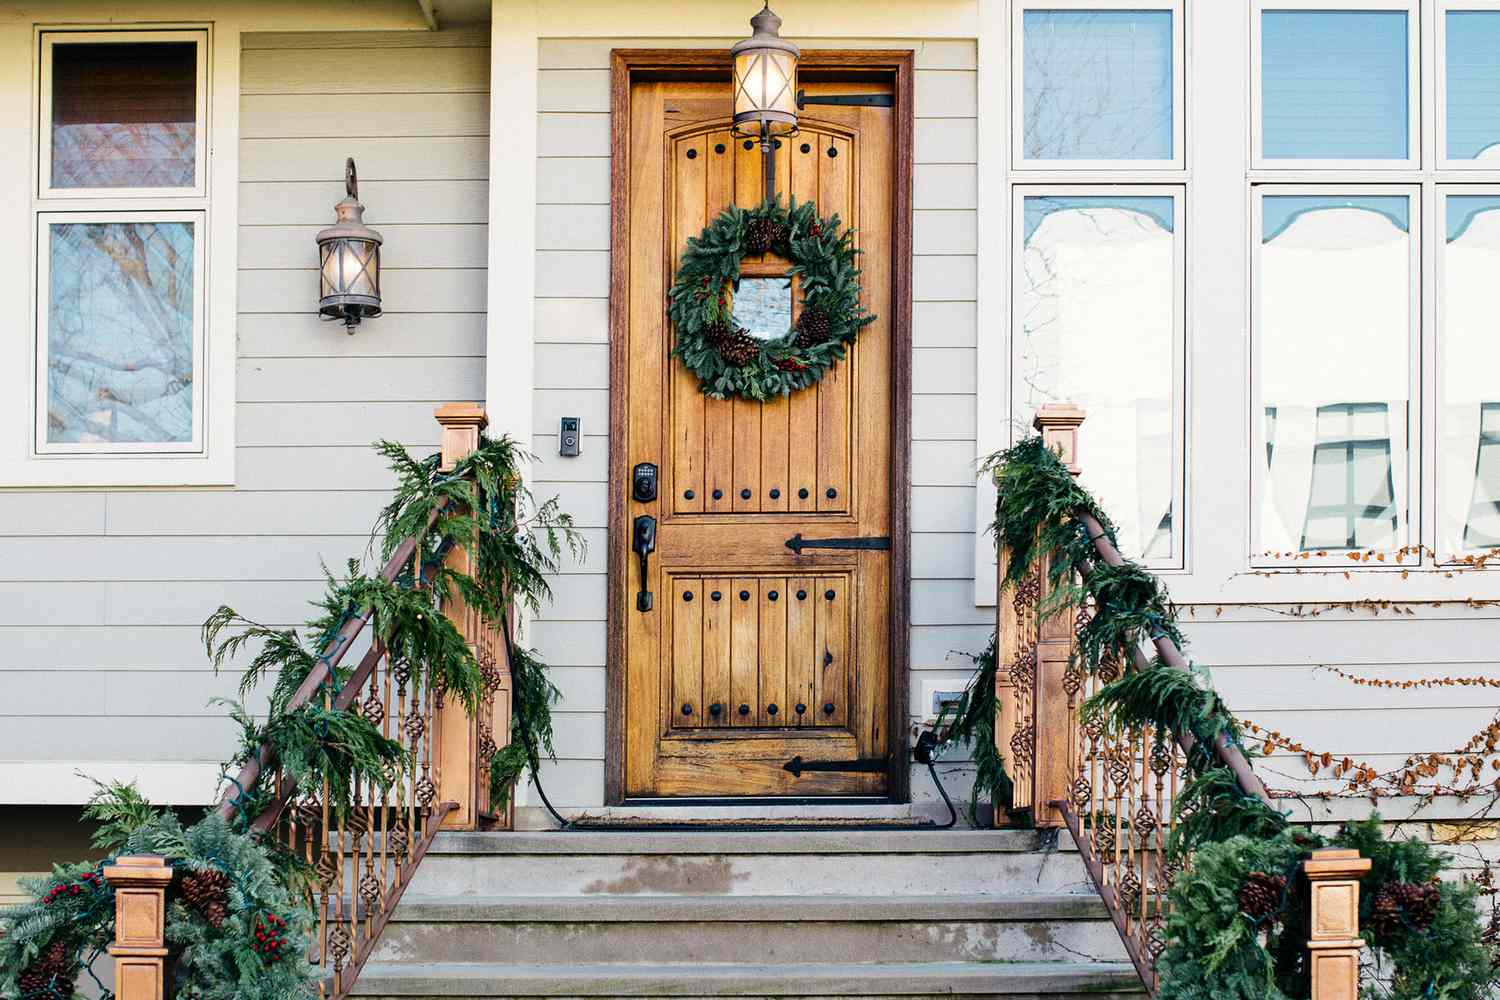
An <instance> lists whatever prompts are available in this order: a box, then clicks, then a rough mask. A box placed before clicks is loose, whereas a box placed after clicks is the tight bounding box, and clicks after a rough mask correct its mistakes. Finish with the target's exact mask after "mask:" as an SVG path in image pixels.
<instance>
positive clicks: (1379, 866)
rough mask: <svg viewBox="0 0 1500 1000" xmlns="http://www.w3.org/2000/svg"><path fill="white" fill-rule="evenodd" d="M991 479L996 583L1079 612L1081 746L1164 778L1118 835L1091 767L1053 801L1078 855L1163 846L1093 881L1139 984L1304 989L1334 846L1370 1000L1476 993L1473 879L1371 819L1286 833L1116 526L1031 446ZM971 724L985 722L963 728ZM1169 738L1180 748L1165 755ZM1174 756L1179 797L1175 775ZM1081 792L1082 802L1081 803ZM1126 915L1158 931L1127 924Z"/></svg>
mask: <svg viewBox="0 0 1500 1000" xmlns="http://www.w3.org/2000/svg"><path fill="white" fill-rule="evenodd" d="M983 471H984V472H986V473H990V474H992V475H994V477H995V482H996V485H997V488H998V494H999V495H998V501H997V505H996V513H995V520H994V524H993V530H994V533H995V538H996V544H997V546H998V547H999V548H1000V549H1001V550H1002V552H1003V553H1004V557H1005V561H1004V562H1003V565H1004V567H1005V579H1004V581H1003V582H1004V583H1006V584H1008V585H1010V586H1013V587H1018V588H1019V587H1024V586H1027V585H1028V584H1029V586H1030V587H1031V588H1032V590H1033V591H1035V590H1036V589H1038V588H1037V585H1036V583H1035V582H1033V581H1036V580H1037V579H1038V575H1039V574H1042V575H1043V577H1042V578H1043V579H1044V580H1045V584H1044V585H1043V586H1042V587H1041V588H1040V591H1041V593H1043V594H1044V595H1045V596H1044V597H1042V598H1041V600H1040V602H1039V606H1038V607H1037V609H1036V613H1037V615H1038V616H1039V617H1040V619H1041V620H1043V621H1046V620H1049V619H1051V618H1054V617H1056V616H1060V615H1070V616H1072V615H1075V614H1076V615H1077V618H1076V621H1075V625H1074V628H1073V646H1072V649H1073V652H1072V660H1071V662H1070V663H1069V670H1070V671H1077V672H1079V674H1080V675H1083V676H1086V678H1087V681H1086V682H1085V681H1078V682H1076V686H1077V687H1078V688H1079V689H1081V690H1082V691H1083V692H1084V693H1089V692H1092V693H1091V694H1089V695H1088V697H1087V698H1086V700H1084V701H1083V702H1082V704H1081V705H1080V706H1079V709H1078V724H1079V726H1080V727H1081V731H1082V732H1083V733H1085V734H1086V735H1085V736H1084V739H1085V741H1087V740H1092V741H1093V745H1094V746H1096V747H1098V746H1100V745H1111V742H1110V741H1111V740H1113V741H1114V743H1113V744H1112V745H1115V746H1118V747H1124V746H1126V745H1129V744H1130V743H1131V741H1132V740H1133V741H1135V742H1136V743H1139V742H1140V741H1141V740H1142V739H1144V740H1145V745H1144V746H1136V747H1135V748H1134V749H1133V750H1131V751H1130V753H1131V755H1132V756H1131V758H1130V760H1129V761H1128V763H1129V765H1130V768H1136V767H1139V768H1140V769H1141V777H1142V779H1143V780H1144V779H1145V778H1146V777H1149V773H1148V772H1154V773H1155V774H1156V786H1157V798H1158V801H1157V802H1156V804H1155V805H1154V807H1153V808H1154V812H1148V811H1147V803H1148V802H1149V801H1150V799H1149V798H1146V797H1144V796H1143V797H1142V798H1141V809H1142V812H1141V813H1140V814H1138V815H1135V816H1116V815H1111V816H1110V817H1109V819H1110V822H1111V824H1112V825H1111V828H1110V829H1106V830H1097V829H1094V828H1093V827H1091V826H1090V822H1091V818H1096V817H1095V814H1094V813H1093V811H1092V807H1091V806H1090V805H1089V804H1088V803H1089V796H1090V795H1093V794H1097V789H1098V787H1099V786H1098V784H1097V781H1096V782H1095V783H1094V784H1093V785H1092V788H1093V791H1091V790H1090V786H1089V785H1086V784H1084V782H1085V778H1086V775H1083V774H1080V776H1079V782H1080V784H1079V786H1078V787H1076V788H1075V789H1074V791H1073V792H1072V793H1071V794H1070V795H1069V796H1068V797H1067V798H1065V799H1064V800H1060V801H1058V802H1054V803H1050V805H1052V806H1055V807H1057V808H1058V809H1061V810H1062V811H1063V812H1064V814H1065V815H1066V816H1067V817H1068V818H1069V826H1070V827H1071V828H1072V829H1073V832H1074V834H1075V837H1079V838H1080V839H1081V841H1086V842H1081V843H1080V848H1081V849H1083V850H1084V852H1085V856H1086V857H1090V856H1091V855H1090V850H1091V849H1093V850H1097V849H1098V848H1099V847H1100V846H1104V847H1106V848H1109V847H1111V845H1113V844H1114V843H1115V839H1116V838H1117V837H1118V836H1121V835H1128V836H1130V837H1132V838H1133V841H1132V842H1133V843H1134V839H1139V840H1141V842H1142V843H1143V844H1144V843H1146V842H1148V841H1149V842H1152V843H1155V844H1156V845H1157V846H1156V847H1155V849H1154V854H1153V856H1152V857H1150V858H1146V857H1143V858H1141V859H1140V860H1139V861H1138V862H1135V863H1132V866H1131V867H1129V868H1127V869H1126V876H1125V877H1126V879H1127V881H1126V883H1125V884H1122V885H1109V886H1106V885H1104V884H1102V883H1101V885H1100V891H1101V893H1104V892H1106V889H1107V890H1108V895H1107V897H1106V901H1107V902H1108V901H1110V900H1111V899H1114V901H1115V902H1114V904H1113V905H1114V907H1115V913H1116V916H1117V920H1116V922H1117V924H1118V925H1119V926H1120V929H1121V933H1122V935H1125V934H1126V932H1127V928H1128V927H1129V928H1130V933H1131V935H1132V937H1128V938H1127V945H1130V946H1131V948H1132V958H1133V959H1135V960H1136V962H1137V966H1138V968H1141V969H1142V976H1143V979H1144V980H1145V981H1146V983H1147V985H1148V987H1154V988H1155V992H1156V995H1157V996H1158V997H1160V998H1168V1000H1286V998H1288V997H1292V998H1304V997H1306V996H1307V995H1308V990H1309V986H1308V978H1307V977H1308V968H1307V957H1306V956H1307V951H1306V944H1307V941H1308V934H1309V929H1308V927H1307V913H1306V910H1307V906H1306V896H1305V891H1304V890H1302V889H1301V886H1302V885H1303V882H1302V881H1301V879H1300V871H1301V867H1302V865H1303V863H1304V862H1305V861H1307V860H1308V858H1309V857H1310V856H1311V854H1312V852H1313V851H1314V850H1317V849H1319V848H1323V847H1329V846H1331V847H1344V848H1349V847H1353V848H1357V849H1358V850H1359V851H1360V852H1361V854H1362V855H1363V856H1364V857H1366V858H1370V859H1372V861H1373V866H1372V869H1371V871H1370V873H1369V874H1368V875H1366V876H1365V877H1364V878H1363V879H1362V880H1361V886H1362V895H1361V899H1362V902H1361V911H1362V912H1361V917H1362V921H1361V925H1362V927H1364V928H1365V929H1366V937H1367V940H1368V942H1369V944H1370V946H1371V947H1372V949H1373V953H1374V956H1375V962H1376V965H1375V967H1374V971H1375V972H1376V974H1377V975H1378V976H1379V977H1380V978H1381V980H1382V982H1383V983H1384V985H1383V987H1382V989H1381V991H1380V992H1379V994H1378V995H1379V996H1381V997H1388V998H1391V1000H1432V998H1443V1000H1481V998H1482V997H1484V996H1485V995H1486V990H1487V989H1489V988H1490V987H1491V985H1492V977H1493V975H1494V972H1493V969H1492V962H1493V961H1494V958H1495V956H1494V955H1492V954H1491V953H1489V952H1488V951H1487V949H1486V947H1485V944H1484V942H1483V940H1482V938H1483V932H1482V927H1481V924H1480V920H1479V915H1478V911H1477V909H1476V907H1475V897H1476V894H1477V891H1478V890H1477V887H1476V886H1473V885H1471V884H1457V883H1448V882H1440V881H1438V879H1439V876H1440V875H1441V874H1442V873H1443V872H1444V871H1445V870H1447V865H1448V862H1447V860H1446V859H1445V858H1444V857H1442V856H1441V855H1439V854H1438V853H1437V852H1435V851H1434V850H1433V849H1432V847H1431V846H1430V845H1428V844H1425V843H1422V842H1418V841H1394V842H1392V841H1386V840H1384V839H1383V837H1382V834H1381V824H1380V823H1379V821H1378V819H1377V818H1372V819H1371V820H1369V821H1367V822H1365V823H1361V824H1352V825H1350V826H1348V827H1346V828H1345V829H1344V831H1343V832H1341V833H1340V834H1339V835H1338V836H1337V837H1335V838H1332V839H1326V838H1323V837H1321V836H1318V835H1316V834H1313V833H1312V832H1310V831H1308V830H1305V829H1302V828H1297V827H1293V826H1291V825H1290V824H1289V823H1288V821H1287V818H1286V817H1285V816H1284V815H1282V814H1281V813H1279V812H1278V811H1277V810H1276V809H1275V808H1273V806H1272V804H1271V802H1270V799H1269V796H1268V795H1267V794H1266V792H1265V789H1264V786H1263V785H1262V784H1261V783H1260V781H1259V779H1258V778H1256V777H1255V775H1254V773H1253V771H1252V770H1251V768H1250V766H1249V763H1248V757H1249V752H1248V751H1247V749H1246V747H1245V745H1244V742H1243V740H1242V733H1241V728H1240V724H1239V722H1238V721H1237V719H1236V717H1235V716H1234V715H1233V713H1232V712H1231V711H1230V710H1229V708H1228V706H1227V705H1225V703H1224V701H1223V699H1222V698H1220V697H1219V695H1218V694H1217V693H1216V692H1215V691H1214V689H1213V687H1212V685H1211V683H1210V681H1209V678H1208V675H1207V672H1206V671H1204V670H1202V669H1200V668H1198V667H1196V666H1194V665H1192V664H1191V663H1190V662H1188V661H1187V660H1186V658H1185V657H1184V656H1183V655H1182V652H1181V651H1182V649H1183V648H1184V646H1185V645H1186V644H1185V641H1184V639H1183V636H1182V632H1181V630H1180V628H1179V625H1178V621H1177V615H1176V608H1175V607H1174V606H1173V604H1172V602H1171V600H1170V598H1169V597H1168V596H1167V594H1166V592H1165V589H1164V588H1163V587H1162V585H1161V583H1160V581H1159V580H1157V578H1156V577H1155V576H1154V575H1153V574H1151V573H1150V572H1149V571H1147V570H1145V569H1144V568H1142V567H1141V566H1139V565H1137V564H1136V563H1134V562H1131V561H1130V560H1127V559H1124V558H1122V557H1121V556H1120V555H1119V552H1118V547H1117V545H1116V539H1115V529H1114V526H1113V524H1112V522H1111V521H1110V519H1109V517H1108V516H1107V514H1106V513H1105V512H1104V511H1103V510H1102V509H1101V508H1100V507H1099V505H1098V503H1097V502H1096V501H1095V500H1094V498H1093V497H1092V496H1091V495H1090V494H1089V492H1088V491H1087V490H1086V489H1084V488H1083V487H1082V486H1081V485H1080V484H1079V482H1078V481H1077V478H1076V477H1075V475H1074V474H1073V473H1072V472H1071V471H1070V470H1069V469H1068V467H1067V466H1066V465H1064V463H1063V462H1062V460H1061V459H1060V458H1059V457H1058V455H1057V454H1055V453H1054V452H1053V451H1052V450H1051V449H1050V448H1049V447H1048V446H1047V445H1046V444H1045V443H1044V441H1043V438H1041V437H1031V438H1027V439H1025V440H1023V441H1021V442H1020V443H1018V444H1016V445H1014V446H1013V447H1011V448H1010V449H1008V450H1006V451H1004V452H1000V453H997V454H995V455H993V456H991V457H990V459H989V460H988V461H987V462H986V463H985V464H984V466H983ZM1143 645H1144V646H1146V647H1147V648H1154V654H1155V655H1154V656H1150V657H1148V656H1147V655H1146V654H1145V653H1144V652H1142V646H1143ZM992 649H993V646H992ZM986 655H987V657H988V660H987V661H986V660H985V659H983V658H981V661H980V662H981V670H980V676H981V677H985V675H986V674H987V678H986V679H985V680H983V681H980V680H976V686H977V684H979V683H987V684H991V685H993V683H994V676H995V674H994V671H995V669H996V667H995V656H994V653H993V652H990V653H987V654H986ZM1033 655H1034V654H1033ZM974 690H975V686H971V688H970V692H971V694H970V696H968V697H966V699H965V702H964V704H963V706H962V708H963V709H965V710H967V711H969V712H971V713H972V711H974V710H977V709H979V708H982V707H983V706H982V704H981V703H980V701H979V700H978V699H977V698H975V697H973V695H972V692H973V691H974ZM1070 690H1071V689H1070ZM968 731H969V732H975V731H977V727H976V726H974V725H973V723H972V722H970V723H969V726H968ZM1036 739H1038V737H1035V736H1033V740H1036ZM1168 743H1173V744H1175V746H1173V747H1171V748H1170V752H1168V751H1169V748H1168V747H1167V746H1166V744H1168ZM1153 747H1154V748H1155V749H1153ZM1179 750H1180V754H1181V756H1180V761H1181V767H1182V769H1183V772H1182V774H1183V779H1184V783H1183V784H1182V785H1181V786H1180V787H1178V786H1177V785H1176V784H1175V782H1176V780H1177V779H1176V777H1175V771H1173V770H1172V769H1173V768H1175V767H1177V766H1178V765H1177V764H1176V763H1174V761H1176V760H1177V759H1178V758H1177V752H1178V751H1179ZM1158 761H1160V763H1158ZM998 766H999V764H998V762H994V761H986V762H981V769H980V781H981V782H982V783H983V784H984V785H985V786H986V787H990V788H998V787H1003V785H1004V783H1005V779H1004V777H1003V775H997V774H995V773H990V772H993V771H994V770H995V769H996V768H997V767H998ZM1169 772H1171V773H1172V774H1173V775H1174V777H1173V782H1174V784H1173V787H1172V788H1171V790H1170V794H1169V795H1168V796H1167V797H1168V798H1169V799H1170V802H1171V808H1170V820H1171V823H1170V826H1169V827H1168V828H1167V830H1165V831H1163V830H1162V827H1163V826H1164V825H1165V820H1166V819H1167V818H1168V817H1165V816H1163V815H1161V805H1160V798H1161V797H1162V796H1163V794H1164V793H1163V790H1162V783H1161V782H1162V776H1163V775H1164V774H1167V773H1169ZM1133 774H1134V771H1132V770H1129V769H1127V770H1123V771H1122V772H1121V774H1120V775H1118V776H1116V777H1115V778H1114V779H1113V782H1114V787H1115V789H1116V791H1115V795H1116V796H1117V797H1118V796H1119V794H1120V792H1119V788H1120V787H1121V783H1122V782H1125V781H1126V780H1131V781H1134V780H1135V779H1134V777H1133V776H1132V775H1133ZM1103 780H1104V782H1105V784H1104V786H1103V787H1105V788H1106V789H1107V788H1109V787H1111V784H1110V782H1111V779H1110V778H1108V777H1106V778H1104V779H1103ZM1132 794H1134V793H1133V792H1132ZM1080 796H1081V797H1082V802H1081V803H1080V802H1075V801H1073V799H1074V798H1076V797H1080ZM1104 834H1108V836H1107V837H1106V836H1103V835H1104ZM1113 849H1115V850H1118V848H1113ZM1117 863H1118V861H1117ZM1132 879H1133V880H1135V881H1134V882H1131V881H1130V880H1132ZM1153 885H1154V888H1153ZM1168 887H1170V888H1169V889H1168ZM1153 891H1154V892H1160V893H1162V894H1163V899H1162V901H1161V902H1160V903H1159V904H1157V908H1156V909H1154V910H1148V908H1147V907H1146V906H1145V903H1144V902H1142V900H1143V897H1144V895H1145V894H1147V893H1150V892H1153ZM1133 908H1138V909H1139V911H1140V919H1141V921H1142V922H1143V923H1145V922H1148V921H1149V922H1150V926H1143V927H1141V928H1140V929H1139V930H1137V929H1136V928H1134V927H1131V926H1130V925H1131V923H1132V919H1133V915H1132V912H1131V911H1132V909H1133ZM1122 911H1123V917H1122V916H1121V912H1122ZM1137 934H1145V935H1147V936H1146V937H1136V936H1134V935H1137ZM1142 942H1145V943H1146V945H1147V946H1144V947H1143V946H1142ZM1439 942H1441V946H1435V945H1437V944H1438V943H1439ZM1137 948H1141V949H1142V950H1141V951H1140V952H1139V953H1138V952H1137V951H1136V950H1135V949H1137ZM1158 977H1159V978H1158Z"/></svg>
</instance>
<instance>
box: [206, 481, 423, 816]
mask: <svg viewBox="0 0 1500 1000" xmlns="http://www.w3.org/2000/svg"><path fill="white" fill-rule="evenodd" d="M446 506H447V505H446V504H441V505H439V506H437V507H435V508H433V511H432V513H431V514H429V515H428V517H427V526H426V528H425V529H424V533H425V532H426V531H431V530H432V526H433V525H434V524H436V523H437V520H438V518H439V517H441V516H442V513H443V510H444V509H445V507H446ZM418 544H419V539H418V538H417V537H416V536H414V535H408V536H407V537H406V538H403V539H402V540H401V543H400V544H399V545H397V546H396V549H395V551H393V552H392V553H391V557H390V558H389V559H387V560H386V561H385V565H384V566H383V567H381V570H380V579H382V580H384V581H385V582H386V583H390V582H392V581H393V580H395V579H396V578H397V577H398V576H400V575H401V570H402V569H403V568H404V567H405V566H406V564H407V563H409V562H411V558H412V556H413V555H414V554H415V553H416V551H417V545H418ZM370 615H371V610H370V609H369V608H364V609H363V610H362V611H361V612H360V613H359V614H358V615H356V616H355V617H353V618H351V619H349V620H348V621H346V622H345V623H344V624H343V625H342V626H340V627H339V630H338V631H337V632H335V633H334V635H333V638H332V639H329V640H328V642H327V644H326V645H325V646H324V647H323V650H322V653H321V654H320V655H319V656H318V661H317V663H316V664H315V665H314V666H313V668H312V670H310V671H308V674H307V676H306V677H305V678H303V679H302V683H301V684H299V685H298V686H297V690H296V691H294V692H293V693H292V697H291V698H289V699H288V700H287V703H286V707H285V709H284V711H287V712H295V711H296V710H297V709H299V708H301V707H302V706H303V705H306V704H307V703H308V702H310V701H311V700H312V697H313V695H315V694H317V693H318V691H319V689H321V688H322V687H323V685H325V684H327V683H328V679H329V678H330V677H332V676H333V672H334V671H335V670H337V669H338V665H339V664H340V663H341V662H343V659H344V654H345V653H346V652H348V650H349V647H350V646H351V645H353V644H354V640H355V639H357V638H359V634H360V632H362V631H364V628H365V626H366V625H368V624H369V623H370ZM382 655H384V653H383V651H381V650H379V649H378V648H376V646H374V645H372V646H371V648H370V651H369V652H367V653H366V654H365V656H364V659H363V660H361V661H360V664H359V667H358V668H357V669H356V671H355V673H356V674H358V673H359V672H360V671H363V672H364V675H365V677H366V678H368V676H369V672H370V671H371V670H373V669H374V667H375V664H376V663H377V662H379V660H380V657H381V656H382ZM350 680H351V681H352V680H353V678H350ZM344 688H345V689H348V690H350V691H352V692H358V690H359V688H358V687H356V686H353V685H352V684H345V685H344ZM343 693H344V690H343V689H341V690H340V691H339V695H340V696H342V695H343ZM352 697H353V696H352V695H351V696H350V700H352ZM341 707H343V708H348V707H349V704H348V701H346V702H345V703H344V704H343V705H342V706H341ZM273 763H275V752H274V751H273V750H272V749H271V746H270V744H269V743H264V742H263V743H261V745H260V749H259V750H258V751H256V753H255V756H253V757H251V758H250V759H249V760H247V761H246V762H245V763H244V765H243V766H242V767H241V768H240V770H239V773H238V774H236V775H235V776H234V777H233V778H232V779H230V781H229V784H228V785H227V786H226V787H225V789H224V796H223V798H222V799H221V800H220V801H219V807H218V809H217V810H216V811H217V812H218V814H219V816H220V817H221V818H223V819H226V820H227V819H232V818H233V817H234V813H235V810H236V809H238V808H239V806H238V800H239V798H240V796H241V795H243V794H244V792H245V790H246V789H250V788H254V787H255V785H256V783H257V782H258V781H260V776H261V775H262V774H263V773H265V770H266V769H267V768H268V767H270V766H271V765H272V764H273ZM259 819H260V817H257V820H259Z"/></svg>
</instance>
